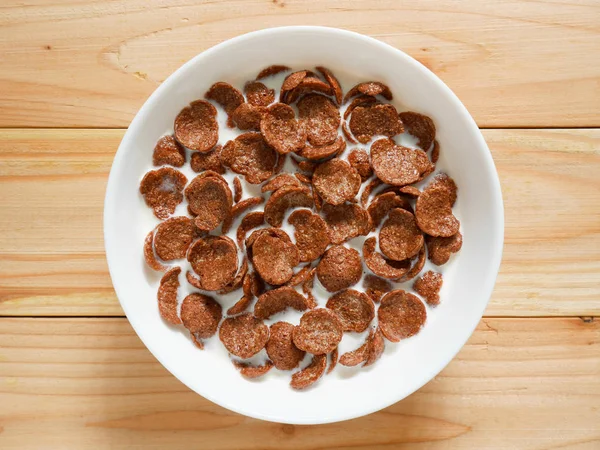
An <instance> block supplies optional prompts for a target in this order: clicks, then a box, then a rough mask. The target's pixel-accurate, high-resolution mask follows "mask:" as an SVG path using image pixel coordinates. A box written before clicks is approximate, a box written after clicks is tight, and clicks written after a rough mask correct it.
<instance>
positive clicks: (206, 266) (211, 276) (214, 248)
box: [187, 236, 238, 291]
mask: <svg viewBox="0 0 600 450" xmlns="http://www.w3.org/2000/svg"><path fill="white" fill-rule="evenodd" d="M187 259H188V261H189V262H190V263H191V265H192V269H193V270H194V272H196V273H197V274H198V275H199V276H200V282H201V285H202V289H204V290H207V291H218V290H219V289H222V288H223V287H225V286H226V285H227V284H229V283H230V282H231V281H233V279H234V277H235V274H236V272H237V269H238V257H237V248H236V246H235V243H234V242H233V241H232V240H231V239H229V238H228V237H227V236H206V237H203V238H200V239H198V240H197V241H196V242H194V243H193V244H192V246H191V247H190V249H189V251H188V255H187Z"/></svg>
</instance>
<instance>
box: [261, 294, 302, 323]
mask: <svg viewBox="0 0 600 450" xmlns="http://www.w3.org/2000/svg"><path fill="white" fill-rule="evenodd" d="M286 308H293V309H295V310H296V311H305V310H306V309H308V305H307V303H306V298H304V296H303V295H302V294H299V293H298V292H296V290H295V289H294V288H291V287H288V286H283V287H280V288H277V289H272V290H270V291H267V292H265V293H264V294H262V295H261V296H260V297H258V301H257V302H256V305H254V316H255V317H258V318H259V319H268V318H269V317H271V316H272V315H274V314H277V313H280V312H282V311H284V310H285V309H286Z"/></svg>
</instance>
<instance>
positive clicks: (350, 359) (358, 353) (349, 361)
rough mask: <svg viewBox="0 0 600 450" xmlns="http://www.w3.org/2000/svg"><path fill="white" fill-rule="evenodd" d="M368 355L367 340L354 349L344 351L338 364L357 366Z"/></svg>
mask: <svg viewBox="0 0 600 450" xmlns="http://www.w3.org/2000/svg"><path fill="white" fill-rule="evenodd" d="M368 356H369V341H368V340H367V341H366V342H365V343H364V344H363V345H361V346H360V347H358V348H357V349H356V350H352V351H350V352H346V353H344V354H343V355H342V356H341V357H340V364H341V365H342V366H346V367H354V366H358V365H359V364H360V363H362V362H364V361H366V360H367V357H368Z"/></svg>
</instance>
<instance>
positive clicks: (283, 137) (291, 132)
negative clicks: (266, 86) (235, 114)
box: [260, 103, 306, 154]
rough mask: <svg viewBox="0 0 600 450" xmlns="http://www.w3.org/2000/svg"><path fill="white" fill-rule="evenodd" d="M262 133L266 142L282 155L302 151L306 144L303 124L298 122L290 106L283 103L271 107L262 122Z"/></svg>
mask: <svg viewBox="0 0 600 450" xmlns="http://www.w3.org/2000/svg"><path fill="white" fill-rule="evenodd" d="M286 108H289V109H286ZM260 131H261V133H262V134H263V136H264V138H265V141H266V142H267V143H268V144H269V145H270V146H271V147H273V148H274V149H275V150H276V151H277V152H278V153H280V154H286V153H290V152H294V151H296V150H300V149H301V148H302V147H304V143H305V142H306V131H305V129H304V126H303V125H302V122H300V121H298V120H296V117H295V114H294V110H293V109H292V108H291V107H290V106H288V105H284V104H282V103H274V104H273V105H271V106H269V108H268V109H267V112H266V113H265V115H264V117H263V119H262V121H261V122H260Z"/></svg>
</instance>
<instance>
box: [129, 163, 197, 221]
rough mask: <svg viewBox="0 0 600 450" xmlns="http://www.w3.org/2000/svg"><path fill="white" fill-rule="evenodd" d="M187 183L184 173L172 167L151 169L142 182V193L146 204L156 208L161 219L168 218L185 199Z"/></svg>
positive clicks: (156, 213)
mask: <svg viewBox="0 0 600 450" xmlns="http://www.w3.org/2000/svg"><path fill="white" fill-rule="evenodd" d="M186 183H187V178H186V177H185V175H184V174H182V173H181V172H179V171H178V170H175V169H173V168H172V167H161V168H160V169H157V170H151V171H150V172H148V173H147V174H146V175H144V178H143V179H142V181H141V183H140V193H141V194H142V195H143V196H144V200H145V202H146V205H148V206H149V207H150V208H152V209H153V210H154V215H155V216H156V217H158V218H159V219H166V218H167V217H169V216H170V215H171V214H173V213H174V212H175V208H177V205H179V204H180V203H181V201H182V200H183V188H184V186H185V184H186Z"/></svg>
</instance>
